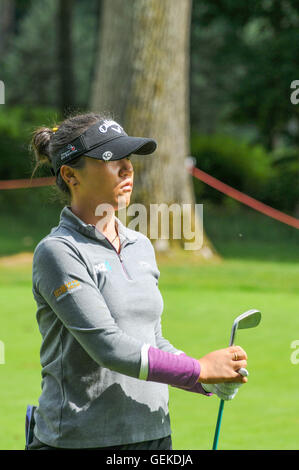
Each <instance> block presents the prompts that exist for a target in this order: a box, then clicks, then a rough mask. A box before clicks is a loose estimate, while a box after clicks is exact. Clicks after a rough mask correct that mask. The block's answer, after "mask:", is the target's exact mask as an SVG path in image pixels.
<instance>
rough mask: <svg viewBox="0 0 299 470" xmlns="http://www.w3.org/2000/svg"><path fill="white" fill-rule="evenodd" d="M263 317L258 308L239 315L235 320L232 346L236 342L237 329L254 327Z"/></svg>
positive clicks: (231, 338) (231, 340) (231, 339)
mask: <svg viewBox="0 0 299 470" xmlns="http://www.w3.org/2000/svg"><path fill="white" fill-rule="evenodd" d="M261 318H262V314H261V312H260V311H259V310H256V309H251V310H247V312H244V313H242V314H241V315H239V316H238V317H237V318H236V319H235V320H234V323H233V327H232V332H231V337H230V343H229V345H230V346H232V345H233V344H234V339H235V334H236V331H237V329H247V328H254V327H255V326H257V325H258V324H259V323H260V321H261Z"/></svg>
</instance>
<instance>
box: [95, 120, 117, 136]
mask: <svg viewBox="0 0 299 470" xmlns="http://www.w3.org/2000/svg"><path fill="white" fill-rule="evenodd" d="M110 127H111V129H112V130H114V131H115V132H118V133H119V134H121V131H122V128H121V127H120V125H119V124H117V122H115V121H108V120H104V122H103V124H102V125H101V126H100V127H99V131H100V132H101V133H102V134H106V132H107V131H108V129H109V128H110Z"/></svg>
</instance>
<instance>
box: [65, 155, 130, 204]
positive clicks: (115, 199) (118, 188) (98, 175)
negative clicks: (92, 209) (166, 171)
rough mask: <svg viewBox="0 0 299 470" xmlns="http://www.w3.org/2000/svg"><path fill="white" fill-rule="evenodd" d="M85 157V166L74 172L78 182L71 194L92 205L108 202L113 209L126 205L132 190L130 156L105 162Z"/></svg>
mask: <svg viewBox="0 0 299 470" xmlns="http://www.w3.org/2000/svg"><path fill="white" fill-rule="evenodd" d="M85 158H86V164H85V167H84V168H82V169H80V170H76V173H75V175H76V181H78V182H77V184H76V185H75V186H74V187H73V190H74V194H73V196H74V197H75V198H83V199H84V200H87V201H89V202H91V203H92V204H93V203H94V205H98V204H102V203H106V204H110V205H112V206H113V208H114V209H115V210H117V209H118V208H119V207H127V206H128V205H129V203H130V198H131V194H132V190H133V176H134V170H133V165H132V163H131V161H130V157H127V158H122V159H121V160H114V161H107V162H105V161H103V160H96V159H95V158H90V157H85ZM78 183H79V184H78Z"/></svg>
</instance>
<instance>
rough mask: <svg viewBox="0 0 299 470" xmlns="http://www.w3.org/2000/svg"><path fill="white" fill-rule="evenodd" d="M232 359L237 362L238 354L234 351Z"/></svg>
mask: <svg viewBox="0 0 299 470" xmlns="http://www.w3.org/2000/svg"><path fill="white" fill-rule="evenodd" d="M234 358H235V361H237V360H238V354H237V353H236V351H235V352H234Z"/></svg>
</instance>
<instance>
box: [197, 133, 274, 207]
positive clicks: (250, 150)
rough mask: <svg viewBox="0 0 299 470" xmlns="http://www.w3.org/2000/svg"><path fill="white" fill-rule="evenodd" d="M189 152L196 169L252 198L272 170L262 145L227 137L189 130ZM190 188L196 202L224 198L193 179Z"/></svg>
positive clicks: (217, 200)
mask: <svg viewBox="0 0 299 470" xmlns="http://www.w3.org/2000/svg"><path fill="white" fill-rule="evenodd" d="M191 152H192V155H193V156H194V157H195V158H196V165H197V166H198V168H200V169H201V170H203V171H205V172H207V173H209V174H210V175H212V176H214V177H215V178H217V179H219V180H221V181H222V182H224V183H226V184H228V185H230V186H233V187H234V188H236V189H238V190H239V191H244V192H246V193H248V194H249V195H251V196H253V197H254V196H256V195H257V194H259V193H260V192H261V190H262V187H263V185H264V184H265V182H266V181H268V179H269V178H270V176H271V173H272V170H271V162H270V158H269V155H268V154H267V152H266V151H265V150H264V149H263V147H262V146H260V145H250V144H249V143H247V142H246V141H239V140H236V139H234V138H233V137H230V136H225V135H198V134H196V133H193V135H192V138H191ZM194 189H195V194H196V199H197V201H198V202H200V201H201V200H203V199H204V200H210V201H214V202H223V201H224V200H225V199H226V198H227V196H225V195H224V194H222V193H220V192H218V191H217V190H215V189H213V188H210V187H209V186H208V185H206V184H205V183H202V182H200V181H199V180H197V179H194Z"/></svg>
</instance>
